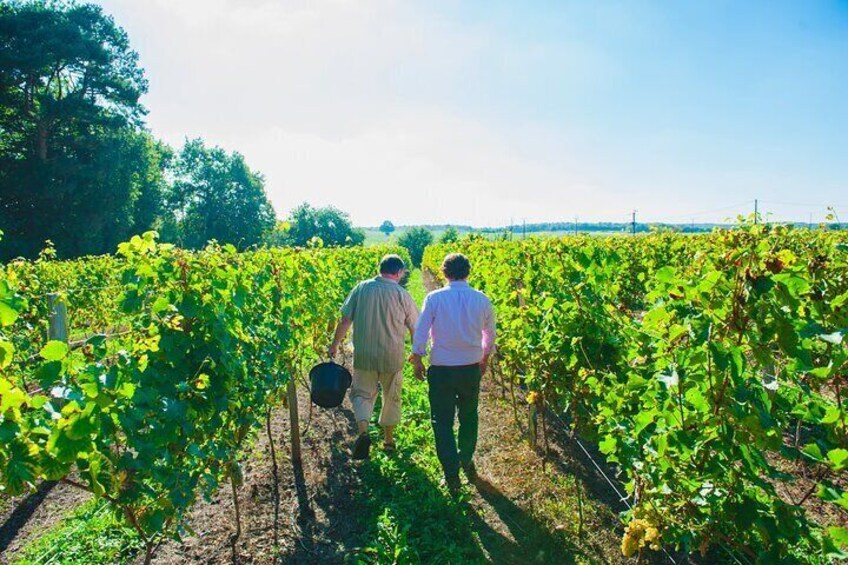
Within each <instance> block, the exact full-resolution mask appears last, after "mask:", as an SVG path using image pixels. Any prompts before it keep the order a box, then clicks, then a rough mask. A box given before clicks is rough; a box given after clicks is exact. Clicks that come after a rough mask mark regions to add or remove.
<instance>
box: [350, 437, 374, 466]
mask: <svg viewBox="0 0 848 565" xmlns="http://www.w3.org/2000/svg"><path fill="white" fill-rule="evenodd" d="M370 451H371V437H370V436H369V435H368V432H366V433H364V434H359V437H358V438H356V443H355V444H354V446H353V455H352V456H351V457H353V458H354V459H356V460H357V461H360V460H362V459H368V456H369V452H370Z"/></svg>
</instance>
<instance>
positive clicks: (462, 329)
mask: <svg viewBox="0 0 848 565" xmlns="http://www.w3.org/2000/svg"><path fill="white" fill-rule="evenodd" d="M421 316H422V319H421V323H420V324H419V325H418V329H417V331H416V334H415V340H414V343H415V346H414V347H413V351H415V352H416V353H421V354H423V349H424V345H423V344H424V343H426V341H427V337H428V334H429V336H430V337H432V340H433V346H432V350H431V352H430V363H431V364H433V365H443V366H462V365H471V364H474V363H479V362H480V360H481V359H482V357H483V354H484V350H486V349H488V345H489V344H491V343H492V340H493V338H494V314H493V311H492V303H491V302H490V301H489V299H488V297H487V296H486V295H485V294H483V293H482V292H480V291H479V290H475V289H473V288H471V287H470V286H469V285H468V283H467V282H465V281H451V282H450V283H448V285H447V286H445V287H443V288H440V289H439V290H435V291H433V292H431V293H430V294H428V295H427V298H426V299H425V300H424V308H423V311H422V313H421ZM419 346H420V347H419Z"/></svg>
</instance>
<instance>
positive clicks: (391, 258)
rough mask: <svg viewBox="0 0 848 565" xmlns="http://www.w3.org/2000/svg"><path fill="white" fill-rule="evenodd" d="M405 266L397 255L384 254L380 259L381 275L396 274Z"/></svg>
mask: <svg viewBox="0 0 848 565" xmlns="http://www.w3.org/2000/svg"><path fill="white" fill-rule="evenodd" d="M405 267H406V265H404V264H403V259H401V258H400V256H399V255H386V256H385V257H383V258H382V259H381V260H380V274H381V275H396V274H398V273H399V272H401V271H402V270H403V269H404V268H405Z"/></svg>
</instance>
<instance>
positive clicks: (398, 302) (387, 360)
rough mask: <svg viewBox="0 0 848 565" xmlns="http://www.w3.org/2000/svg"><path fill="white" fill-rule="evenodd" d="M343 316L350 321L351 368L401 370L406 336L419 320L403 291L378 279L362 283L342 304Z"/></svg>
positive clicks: (389, 281) (398, 286)
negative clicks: (351, 328)
mask: <svg viewBox="0 0 848 565" xmlns="http://www.w3.org/2000/svg"><path fill="white" fill-rule="evenodd" d="M342 316H344V317H345V318H347V319H349V320H353V368H354V369H359V370H362V371H378V372H380V373H396V372H398V371H400V370H401V369H403V364H404V361H405V358H406V346H405V341H406V333H407V331H411V330H413V329H414V328H415V322H416V321H417V320H418V307H417V306H416V305H415V301H414V300H412V297H411V296H410V295H409V293H408V292H407V291H406V289H405V288H403V287H402V286H400V285H399V284H398V283H396V282H395V281H393V280H390V279H385V278H383V277H379V276H378V277H375V278H373V279H368V280H365V281H362V282H361V283H359V284H358V285H356V287H355V288H354V289H353V290H352V291H351V292H350V295H348V297H347V300H345V302H344V304H343V305H342Z"/></svg>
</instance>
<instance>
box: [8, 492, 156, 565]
mask: <svg viewBox="0 0 848 565" xmlns="http://www.w3.org/2000/svg"><path fill="white" fill-rule="evenodd" d="M143 546H144V544H143V543H142V541H141V540H140V539H139V537H138V534H137V533H136V532H135V530H133V529H132V528H131V527H129V526H126V525H125V524H123V523H122V521H121V520H119V519H118V518H117V517H116V516H115V514H114V513H113V511H112V510H111V508H109V507H108V505H107V504H106V503H105V502H103V501H95V500H92V501H89V502H86V503H85V504H83V505H81V506H80V507H79V508H77V509H76V510H74V511H73V513H71V515H70V516H69V517H67V518H65V519H64V520H62V521H61V522H60V523H59V524H57V525H56V526H54V527H53V528H51V529H49V530H48V531H47V532H45V533H44V534H43V535H42V536H41V537H39V538H38V539H37V540H36V541H35V542H33V543H31V544H29V545H28V546H27V547H25V548H24V549H23V550H21V552H20V553H19V554H18V555H15V556H13V557H12V558H11V559H10V565H48V564H59V563H61V564H62V565H91V564H92V563H109V564H121V563H129V562H131V561H132V559H133V557H134V556H135V555H136V554H137V553H138V551H139V550H140V549H141V548H142V547H143Z"/></svg>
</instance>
